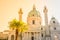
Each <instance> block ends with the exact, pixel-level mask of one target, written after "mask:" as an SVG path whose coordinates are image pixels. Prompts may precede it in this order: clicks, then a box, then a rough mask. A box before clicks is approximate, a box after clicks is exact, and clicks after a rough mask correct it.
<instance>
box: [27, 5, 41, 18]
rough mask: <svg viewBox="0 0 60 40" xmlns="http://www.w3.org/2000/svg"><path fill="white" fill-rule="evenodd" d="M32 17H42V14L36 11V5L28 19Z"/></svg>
mask: <svg viewBox="0 0 60 40" xmlns="http://www.w3.org/2000/svg"><path fill="white" fill-rule="evenodd" d="M31 16H37V17H38V16H39V17H40V12H39V11H37V10H36V8H35V5H33V10H31V11H30V12H29V14H28V17H31Z"/></svg>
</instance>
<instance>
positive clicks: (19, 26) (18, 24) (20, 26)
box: [9, 19, 27, 40]
mask: <svg viewBox="0 0 60 40" xmlns="http://www.w3.org/2000/svg"><path fill="white" fill-rule="evenodd" d="M26 26H27V25H26V24H25V23H24V22H22V21H18V20H16V19H13V20H12V21H10V22H9V27H10V28H11V29H13V30H14V29H15V30H16V39H15V40H17V37H18V32H20V35H21V40H22V32H23V31H24V30H26V29H27V27H26Z"/></svg>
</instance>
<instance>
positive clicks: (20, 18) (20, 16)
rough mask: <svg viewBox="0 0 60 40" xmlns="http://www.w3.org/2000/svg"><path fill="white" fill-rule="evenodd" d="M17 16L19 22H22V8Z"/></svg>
mask: <svg viewBox="0 0 60 40" xmlns="http://www.w3.org/2000/svg"><path fill="white" fill-rule="evenodd" d="M18 14H19V21H21V20H22V14H23V12H22V8H20V10H19V12H18Z"/></svg>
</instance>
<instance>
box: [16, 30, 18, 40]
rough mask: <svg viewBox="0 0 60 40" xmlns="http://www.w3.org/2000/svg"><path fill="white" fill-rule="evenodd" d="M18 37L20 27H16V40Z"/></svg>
mask: <svg viewBox="0 0 60 40" xmlns="http://www.w3.org/2000/svg"><path fill="white" fill-rule="evenodd" d="M17 39H18V29H16V39H15V40H17Z"/></svg>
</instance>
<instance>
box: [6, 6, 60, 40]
mask: <svg viewBox="0 0 60 40" xmlns="http://www.w3.org/2000/svg"><path fill="white" fill-rule="evenodd" d="M43 12H44V18H45V26H43V25H41V23H42V18H41V16H40V12H39V11H37V9H36V7H35V5H33V8H32V10H31V11H30V12H29V13H28V16H27V24H28V30H26V31H25V32H24V33H22V40H60V24H59V22H58V21H57V20H56V19H55V17H52V18H51V20H50V23H49V24H48V15H47V12H48V9H47V8H46V6H45V7H44V9H43ZM22 14H23V13H22V9H20V11H19V20H22ZM7 35H8V36H7V38H8V39H7V40H15V30H13V31H9V32H8V34H7ZM18 40H20V35H18Z"/></svg>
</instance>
